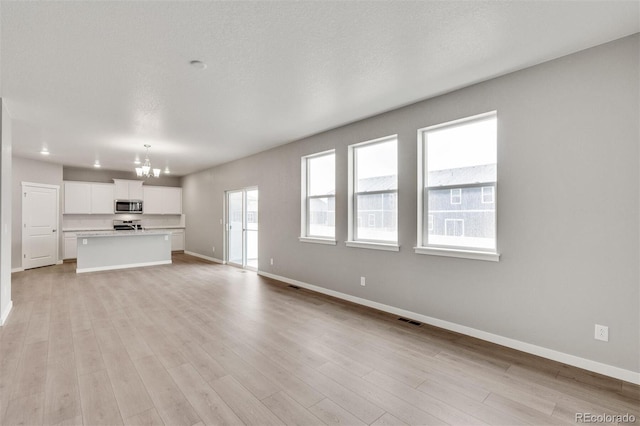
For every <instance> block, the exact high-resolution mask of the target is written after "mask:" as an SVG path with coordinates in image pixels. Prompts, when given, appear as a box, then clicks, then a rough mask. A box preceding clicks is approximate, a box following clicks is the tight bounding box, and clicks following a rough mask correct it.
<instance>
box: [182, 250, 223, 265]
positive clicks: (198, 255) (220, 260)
mask: <svg viewBox="0 0 640 426" xmlns="http://www.w3.org/2000/svg"><path fill="white" fill-rule="evenodd" d="M184 254H188V255H189V256H194V257H199V258H200V259H204V260H210V261H211V262H215V263H221V264H223V265H224V264H226V263H227V262H225V261H224V260H222V259H218V258H216V257H209V256H205V255H204V254H200V253H195V252H192V251H187V250H185V251H184Z"/></svg>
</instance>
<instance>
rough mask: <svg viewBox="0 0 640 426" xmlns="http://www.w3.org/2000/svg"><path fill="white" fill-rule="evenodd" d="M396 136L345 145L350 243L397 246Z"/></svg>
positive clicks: (387, 248) (372, 246) (357, 245)
mask: <svg viewBox="0 0 640 426" xmlns="http://www.w3.org/2000/svg"><path fill="white" fill-rule="evenodd" d="M397 145H398V143H397V136H395V135H394V136H389V137H385V138H381V139H376V140H373V141H369V142H363V143H360V144H356V145H351V146H349V241H347V245H348V246H350V247H362V248H372V249H381V250H393V251H397V250H398V245H397V244H398V153H397Z"/></svg>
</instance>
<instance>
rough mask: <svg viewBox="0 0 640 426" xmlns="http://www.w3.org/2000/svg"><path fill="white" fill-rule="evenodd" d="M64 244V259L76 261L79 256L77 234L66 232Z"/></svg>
mask: <svg viewBox="0 0 640 426" xmlns="http://www.w3.org/2000/svg"><path fill="white" fill-rule="evenodd" d="M63 234H64V238H63V240H64V243H63V245H62V258H63V259H75V258H76V256H77V254H78V243H77V241H78V239H77V238H76V233H75V232H64V233H63Z"/></svg>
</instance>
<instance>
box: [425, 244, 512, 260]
mask: <svg viewBox="0 0 640 426" xmlns="http://www.w3.org/2000/svg"><path fill="white" fill-rule="evenodd" d="M413 249H414V250H415V252H416V253H417V254H428V255H432V256H445V257H459V258H463V259H473V260H487V261H490V262H498V261H499V260H500V253H490V252H486V251H473V250H460V249H446V248H435V247H414V248H413Z"/></svg>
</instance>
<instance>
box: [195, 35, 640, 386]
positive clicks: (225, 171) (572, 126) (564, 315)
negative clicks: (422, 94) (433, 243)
mask: <svg viewBox="0 0 640 426" xmlns="http://www.w3.org/2000/svg"><path fill="white" fill-rule="evenodd" d="M639 50H640V36H639V35H638V34H636V35H634V36H631V37H627V38H624V39H621V40H618V41H614V42H612V43H608V44H605V45H602V46H598V47H595V48H592V49H588V50H585V51H583V52H578V53H576V54H573V55H570V56H566V57H563V58H559V59H557V60H554V61H550V62H547V63H544V64H541V65H538V66H535V67H532V68H528V69H525V70H522V71H519V72H515V73H512V74H509V75H505V76H503V77H499V78H496V79H494V80H491V81H487V82H484V83H481V84H477V85H474V86H470V87H467V88H464V89H461V90H458V91H455V92H452V93H449V94H446V95H443V96H439V97H436V98H433V99H429V100H426V101H423V102H420V103H417V104H414V105H410V106H407V107H405V108H401V109H398V110H395V111H391V112H388V113H385V114H381V115H379V116H375V117H372V118H369V119H366V120H362V121H359V122H356V123H353V124H350V125H346V126H344V127H340V128H337V129H334V130H331V131H328V132H325V133H322V134H318V135H315V136H312V137H309V138H305V139H303V140H300V141H297V142H294V143H291V144H287V145H283V146H281V147H279V148H276V149H273V150H269V151H266V152H263V153H261V154H257V155H254V156H251V157H248V158H245V159H242V160H239V161H235V162H232V163H228V164H225V165H221V166H219V167H215V168H213V169H210V170H205V171H202V172H199V173H196V174H193V175H189V176H186V177H185V178H183V191H184V192H183V194H184V195H183V196H184V211H185V213H186V214H187V216H188V217H189V226H188V227H187V230H186V250H187V251H192V252H196V253H199V254H202V255H205V256H209V257H218V258H222V244H223V235H224V234H223V227H222V226H221V225H220V224H219V220H220V219H222V217H223V208H224V207H223V198H224V191H225V190H229V189H237V188H242V187H247V186H252V185H257V186H258V187H259V190H260V239H259V245H260V247H259V256H260V262H259V270H261V271H263V272H266V273H269V274H274V275H277V276H281V277H285V278H287V279H292V280H298V281H300V282H303V283H308V284H312V285H315V286H318V287H321V288H322V289H325V290H327V291H335V292H339V293H342V294H344V295H347V296H349V297H358V298H361V299H365V300H367V301H371V302H374V303H380V304H384V305H387V306H391V307H394V308H398V309H402V310H405V311H409V312H413V313H415V314H417V315H419V316H423V317H426V318H432V319H434V322H438V321H439V322H442V324H449V325H455V326H456V327H458V328H460V329H464V330H470V331H473V330H475V331H477V332H478V334H481V335H483V336H487V337H491V336H495V339H494V340H500V339H502V341H505V342H519V347H520V348H524V349H525V350H530V351H533V352H535V351H538V352H539V353H543V354H544V355H545V356H550V357H551V355H553V356H555V355H554V354H559V355H561V356H562V360H564V361H565V362H568V363H573V364H574V365H580V366H583V367H586V368H591V369H594V370H595V371H600V372H603V373H605V374H611V375H614V376H617V377H622V378H625V379H626V380H634V381H637V380H638V377H640V376H638V372H640V356H639V355H640V324H639V323H640V321H639V312H640V291H639V286H640V285H639V283H640V271H639V268H638V259H639V258H640V249H639V239H638V236H639V235H640V227H639V220H638V218H639V217H640V211H639V194H640V176H639V172H638V170H639V169H640V167H639V166H640V164H639V159H640V153H639V145H640V143H639V137H640V136H639V130H640V124H639V116H640V110H639V109H640V107H639V105H640V101H639V93H640V87H639V82H638V76H639V65H638V64H639V59H640V58H639V53H638V52H639ZM492 110H497V111H498V120H499V124H498V193H497V200H498V248H499V251H500V252H501V254H502V257H501V259H500V262H497V263H494V262H484V261H475V260H468V259H456V258H446V257H436V256H425V255H417V254H415V253H414V252H413V249H412V248H413V247H414V246H415V244H416V219H417V217H416V203H417V176H416V173H417V140H416V139H417V137H416V135H417V132H416V131H417V129H419V128H422V127H425V126H429V125H434V124H438V123H442V122H446V121H450V120H454V119H458V118H462V117H467V116H471V115H475V114H479V113H483V112H487V111H492ZM390 134H398V141H399V142H398V150H399V152H398V161H399V163H400V167H399V176H398V184H399V243H400V245H401V249H400V252H399V253H392V252H382V251H374V250H366V249H359V248H349V247H346V246H345V244H344V241H345V240H346V238H347V146H348V145H349V144H353V143H357V142H361V141H366V140H370V139H374V138H378V137H381V136H386V135H390ZM333 148H335V149H336V161H337V164H336V182H337V188H336V221H337V224H336V236H337V239H338V245H337V246H327V245H315V244H309V243H301V242H299V241H298V236H299V232H300V227H299V224H300V157H301V156H302V155H307V154H312V153H316V152H320V151H324V150H327V149H333ZM213 246H215V247H216V252H215V253H214V252H212V247H213ZM270 258H273V259H274V265H273V266H271V265H270V264H269V259H270ZM360 276H366V278H367V286H366V287H361V286H360V285H359V281H360V280H359V277H360ZM596 323H598V324H604V325H608V326H609V331H610V341H609V342H608V343H604V342H601V341H596V340H594V338H593V334H594V324H596Z"/></svg>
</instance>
